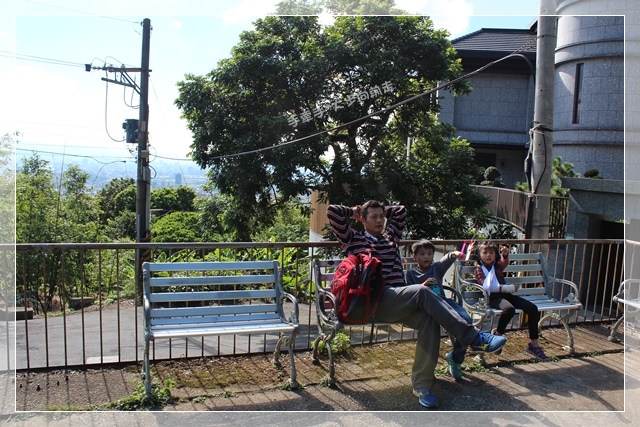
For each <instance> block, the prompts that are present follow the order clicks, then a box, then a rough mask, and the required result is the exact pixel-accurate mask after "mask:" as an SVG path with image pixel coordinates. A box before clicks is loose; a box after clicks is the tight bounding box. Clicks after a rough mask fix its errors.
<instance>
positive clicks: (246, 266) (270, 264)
mask: <svg viewBox="0 0 640 427" xmlns="http://www.w3.org/2000/svg"><path fill="white" fill-rule="evenodd" d="M145 265H146V268H147V269H148V270H149V271H151V272H156V271H211V270H240V271H242V270H245V271H246V270H260V269H264V270H273V269H274V266H275V265H277V261H228V262H227V261H213V262H149V263H144V264H143V267H144V266H145Z"/></svg>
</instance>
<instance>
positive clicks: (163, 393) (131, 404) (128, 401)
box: [104, 378, 176, 411]
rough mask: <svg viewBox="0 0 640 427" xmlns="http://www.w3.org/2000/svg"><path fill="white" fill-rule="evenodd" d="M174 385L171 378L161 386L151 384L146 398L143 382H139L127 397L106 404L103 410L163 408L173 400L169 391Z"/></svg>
mask: <svg viewBox="0 0 640 427" xmlns="http://www.w3.org/2000/svg"><path fill="white" fill-rule="evenodd" d="M175 384H176V383H175V381H173V380H172V379H171V378H167V379H165V380H164V381H163V382H162V384H152V385H151V394H150V395H149V396H147V395H146V393H145V387H144V382H140V383H139V384H138V385H137V386H136V387H135V388H134V389H133V392H132V393H131V394H130V395H129V396H127V397H123V398H122V399H119V400H117V401H115V402H111V403H108V404H106V405H104V408H105V409H115V410H118V411H136V410H139V409H148V408H157V407H162V406H165V405H167V404H169V403H171V402H173V400H174V399H173V396H171V389H172V388H173V386H174V385H175Z"/></svg>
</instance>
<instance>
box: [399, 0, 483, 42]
mask: <svg viewBox="0 0 640 427" xmlns="http://www.w3.org/2000/svg"><path fill="white" fill-rule="evenodd" d="M396 7H398V8H399V9H404V10H406V11H408V12H411V13H419V14H422V15H429V16H430V17H431V19H432V20H433V25H434V26H435V28H438V29H439V28H444V29H446V30H448V31H449V33H451V35H452V37H456V36H457V35H460V34H462V33H464V31H465V30H466V29H467V28H468V26H469V17H470V16H472V15H473V14H474V11H473V5H472V4H471V2H470V1H469V0H397V1H396Z"/></svg>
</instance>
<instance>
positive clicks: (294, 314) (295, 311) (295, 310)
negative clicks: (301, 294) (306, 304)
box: [278, 292, 300, 325]
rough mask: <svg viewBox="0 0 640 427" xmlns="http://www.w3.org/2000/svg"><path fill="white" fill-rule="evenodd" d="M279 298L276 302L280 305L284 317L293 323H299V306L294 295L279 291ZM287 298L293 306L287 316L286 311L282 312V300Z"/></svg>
mask: <svg viewBox="0 0 640 427" xmlns="http://www.w3.org/2000/svg"><path fill="white" fill-rule="evenodd" d="M279 299H280V300H279V301H278V304H279V305H280V307H281V308H282V314H283V316H284V317H285V319H286V320H287V321H288V322H289V323H292V324H295V325H300V320H299V319H300V311H299V307H298V300H297V299H296V297H294V296H293V295H292V294H290V293H288V292H281V293H280V298H279ZM285 299H288V300H289V301H291V302H292V303H293V307H292V310H291V314H290V316H289V317H287V316H286V313H284V300H285Z"/></svg>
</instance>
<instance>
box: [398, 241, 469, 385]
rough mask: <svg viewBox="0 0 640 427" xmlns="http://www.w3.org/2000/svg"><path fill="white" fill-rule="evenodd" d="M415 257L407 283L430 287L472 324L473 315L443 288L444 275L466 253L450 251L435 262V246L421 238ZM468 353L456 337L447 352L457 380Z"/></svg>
mask: <svg viewBox="0 0 640 427" xmlns="http://www.w3.org/2000/svg"><path fill="white" fill-rule="evenodd" d="M411 252H412V254H413V259H414V260H416V262H417V263H418V266H417V267H415V268H412V269H411V270H407V271H406V272H405V280H406V282H407V284H415V283H419V284H422V285H425V286H427V287H429V289H431V290H432V291H433V293H434V294H436V295H438V296H439V297H441V298H442V299H443V300H444V301H446V303H447V304H449V305H450V306H451V307H452V308H453V309H454V310H455V311H456V312H457V313H458V314H459V315H460V317H462V318H463V319H465V320H466V321H467V322H468V323H469V324H470V325H471V324H473V321H472V320H471V317H469V314H468V313H467V311H466V310H465V309H464V308H462V307H461V306H460V305H459V304H458V303H457V302H456V301H454V300H453V299H451V298H447V297H446V295H445V294H444V289H442V282H443V279H444V275H445V273H446V272H447V270H449V268H450V267H451V265H452V264H453V263H454V261H455V260H456V259H460V260H462V259H464V254H463V253H462V252H459V251H453V252H449V253H447V254H446V255H444V256H443V257H442V258H440V260H439V261H436V262H433V253H434V252H435V246H434V244H433V243H431V242H430V241H428V240H424V239H423V240H420V241H419V242H416V243H414V244H413V245H412V246H411ZM466 353H467V346H466V345H464V344H462V343H461V342H460V341H458V340H456V339H454V342H453V350H452V351H450V352H449V353H447V355H446V358H447V363H448V364H449V372H450V373H451V376H452V377H453V378H454V379H456V380H461V379H462V366H461V364H462V361H463V360H464V356H465V354H466Z"/></svg>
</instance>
